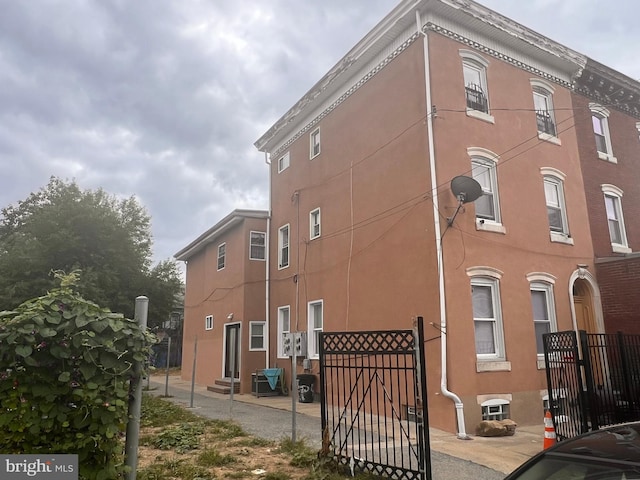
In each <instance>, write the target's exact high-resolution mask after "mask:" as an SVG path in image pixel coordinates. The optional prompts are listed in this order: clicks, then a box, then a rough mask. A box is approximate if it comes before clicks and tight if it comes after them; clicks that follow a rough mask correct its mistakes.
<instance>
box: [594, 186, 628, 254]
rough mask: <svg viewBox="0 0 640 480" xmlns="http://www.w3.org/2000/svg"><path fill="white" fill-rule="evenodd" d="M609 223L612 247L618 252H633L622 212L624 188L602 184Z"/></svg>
mask: <svg viewBox="0 0 640 480" xmlns="http://www.w3.org/2000/svg"><path fill="white" fill-rule="evenodd" d="M601 188H602V192H603V193H604V205H605V210H606V212H607V222H608V224H609V238H610V239H611V247H612V249H613V251H614V252H616V253H631V249H630V248H629V244H628V243H627V233H626V229H625V226H624V216H623V214H622V190H621V189H619V188H618V187H616V186H614V185H601Z"/></svg>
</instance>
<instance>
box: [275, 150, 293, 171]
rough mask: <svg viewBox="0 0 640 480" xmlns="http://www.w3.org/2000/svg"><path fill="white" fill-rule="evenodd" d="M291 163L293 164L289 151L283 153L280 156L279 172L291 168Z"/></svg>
mask: <svg viewBox="0 0 640 480" xmlns="http://www.w3.org/2000/svg"><path fill="white" fill-rule="evenodd" d="M290 164H291V158H290V156H289V152H287V153H285V154H284V155H282V156H281V157H280V158H278V173H281V172H282V171H283V170H286V169H287V168H289V165H290Z"/></svg>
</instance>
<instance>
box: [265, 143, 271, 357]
mask: <svg viewBox="0 0 640 480" xmlns="http://www.w3.org/2000/svg"><path fill="white" fill-rule="evenodd" d="M264 163H266V164H267V167H268V169H269V187H268V188H269V208H268V210H267V234H266V235H265V239H264V265H265V267H264V268H265V281H264V285H265V292H264V303H265V321H264V330H265V331H264V338H265V340H266V341H265V359H264V368H270V367H271V365H269V345H270V337H269V332H270V329H269V303H270V300H269V281H270V278H271V277H270V275H269V271H270V268H269V238H270V237H271V161H270V160H269V156H268V154H267V152H264Z"/></svg>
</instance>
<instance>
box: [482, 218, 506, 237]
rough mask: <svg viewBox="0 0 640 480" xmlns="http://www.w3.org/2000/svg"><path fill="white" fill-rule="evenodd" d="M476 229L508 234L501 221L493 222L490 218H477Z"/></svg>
mask: <svg viewBox="0 0 640 480" xmlns="http://www.w3.org/2000/svg"><path fill="white" fill-rule="evenodd" d="M476 230H482V231H483V232H493V233H501V234H503V235H504V234H506V233H507V229H506V228H505V227H504V225H502V224H501V223H496V222H492V221H490V220H483V219H481V218H476Z"/></svg>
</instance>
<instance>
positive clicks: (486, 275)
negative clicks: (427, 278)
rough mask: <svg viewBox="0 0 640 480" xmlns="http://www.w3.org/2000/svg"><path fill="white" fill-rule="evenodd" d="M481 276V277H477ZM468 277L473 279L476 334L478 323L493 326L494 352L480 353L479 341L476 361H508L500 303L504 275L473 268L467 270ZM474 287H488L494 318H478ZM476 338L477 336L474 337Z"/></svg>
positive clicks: (495, 271)
mask: <svg viewBox="0 0 640 480" xmlns="http://www.w3.org/2000/svg"><path fill="white" fill-rule="evenodd" d="M477 274H480V275H477ZM467 275H469V276H470V277H471V309H472V317H473V324H474V332H475V331H476V327H477V326H478V322H482V323H490V324H491V325H492V335H493V346H494V351H493V352H491V353H478V345H477V339H476V340H475V342H476V343H475V345H476V348H475V350H476V359H477V360H478V361H479V362H482V361H498V362H500V361H504V360H506V353H505V343H504V329H503V320H502V304H501V302H500V278H501V276H502V273H501V272H499V271H497V270H495V269H490V268H486V267H485V268H479V269H478V268H476V267H472V268H469V269H467ZM474 287H482V288H485V287H488V288H489V291H490V294H491V304H492V305H491V306H492V310H493V316H492V317H479V316H478V317H476V312H475V311H474V310H475V308H474V305H473V288H474ZM474 338H475V335H474Z"/></svg>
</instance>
